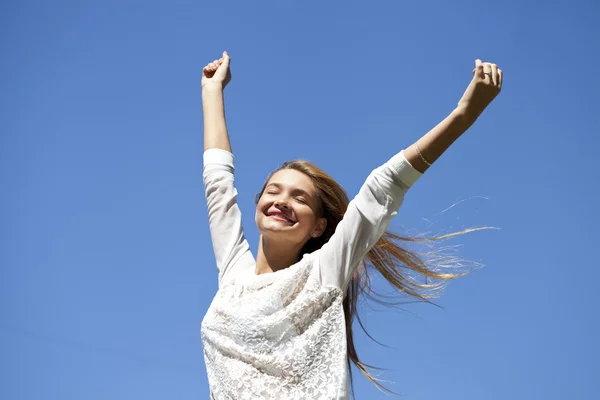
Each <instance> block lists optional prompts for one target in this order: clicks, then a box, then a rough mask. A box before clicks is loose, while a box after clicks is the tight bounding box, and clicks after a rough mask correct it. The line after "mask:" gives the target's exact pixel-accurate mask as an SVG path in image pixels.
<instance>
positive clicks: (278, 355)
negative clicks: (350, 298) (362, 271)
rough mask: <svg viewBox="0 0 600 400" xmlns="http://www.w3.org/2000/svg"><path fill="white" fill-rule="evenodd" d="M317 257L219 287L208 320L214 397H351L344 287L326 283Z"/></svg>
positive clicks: (209, 367) (204, 328)
mask: <svg viewBox="0 0 600 400" xmlns="http://www.w3.org/2000/svg"><path fill="white" fill-rule="evenodd" d="M311 261H312V260H311V259H310V257H305V258H304V259H303V260H302V261H301V262H300V263H298V264H296V265H294V266H293V267H290V268H288V269H286V270H282V271H278V272H276V273H274V275H277V277H276V279H273V280H270V281H269V282H264V283H262V284H261V283H260V282H259V283H258V284H257V285H256V286H254V287H252V286H251V287H247V285H244V284H238V283H233V284H230V285H227V286H225V287H222V288H221V289H220V290H219V291H218V293H217V295H216V297H215V299H214V300H213V303H212V305H211V306H210V308H209V310H208V312H207V314H206V316H205V317H204V320H203V323H202V340H203V345H204V353H205V362H206V368H207V371H208V379H209V382H210V386H211V391H212V395H213V397H214V398H215V399H273V400H275V399H281V400H285V399H345V398H347V378H346V374H347V364H346V332H345V325H344V314H343V309H342V298H343V296H342V292H341V290H340V289H338V288H335V287H322V286H321V283H320V281H319V279H318V277H316V276H315V274H314V271H315V270H316V269H315V268H313V267H314V263H313V262H311ZM257 278H260V277H257ZM245 280H246V282H249V281H250V282H251V283H255V282H252V281H251V280H252V277H251V276H248V277H246V278H245Z"/></svg>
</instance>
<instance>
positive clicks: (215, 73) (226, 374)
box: [202, 52, 502, 400]
mask: <svg viewBox="0 0 600 400" xmlns="http://www.w3.org/2000/svg"><path fill="white" fill-rule="evenodd" d="M229 62H230V58H229V55H228V54H227V53H226V52H225V53H223V57H222V58H221V59H219V60H215V61H214V62H212V63H210V64H208V65H207V66H206V67H205V68H204V70H203V76H202V102H203V110H204V174H203V178H204V185H205V193H206V200H207V204H208V218H209V224H210V232H211V237H212V242H213V247H214V252H215V256H216V263H217V268H218V272H219V290H218V291H217V294H216V295H215V298H214V300H213V302H212V304H211V305H210V308H209V309H208V311H207V313H206V316H205V317H204V320H203V321H202V342H203V347H204V358H205V363H206V369H207V372H208V381H209V385H210V391H211V398H213V399H278V400H287V399H346V398H348V395H349V392H350V391H349V387H350V386H351V385H350V382H351V375H350V364H349V363H350V362H353V363H354V364H355V365H356V366H357V367H358V368H359V369H360V370H361V371H362V372H363V373H365V374H366V375H367V377H368V378H369V379H370V380H371V381H373V382H374V383H375V384H376V385H378V386H380V384H379V383H378V382H377V381H375V380H374V379H373V377H372V376H371V375H370V374H369V373H368V371H367V369H366V368H365V367H366V366H365V364H363V363H362V362H360V360H359V358H358V355H357V352H356V349H355V348H354V343H353V338H352V321H353V319H354V316H355V315H356V305H357V298H358V296H359V295H361V294H362V295H369V294H370V292H369V288H370V287H369V283H368V269H367V265H368V266H369V267H370V268H374V269H376V270H377V271H378V272H379V273H381V274H382V275H383V276H384V277H385V278H386V279H387V280H388V281H389V282H390V283H391V284H392V285H394V286H395V287H396V288H397V289H398V290H399V291H401V292H403V293H405V294H407V295H409V296H414V297H417V298H419V299H424V298H426V296H427V294H428V293H427V291H428V290H430V289H432V288H436V287H437V286H436V285H435V284H434V285H433V286H432V285H431V284H430V285H427V284H421V283H419V281H417V280H415V279H414V278H412V276H414V273H418V274H420V275H422V276H425V277H428V278H433V279H436V280H437V281H438V282H443V281H444V280H447V279H451V278H454V277H456V276H457V275H453V274H445V273H440V272H439V271H438V270H435V269H433V268H431V266H430V265H427V264H426V263H424V262H423V261H422V260H421V259H419V258H418V257H416V255H414V254H413V253H410V252H408V251H406V250H404V249H402V248H401V247H400V246H398V245H397V244H396V243H395V242H397V241H398V240H400V239H402V238H401V237H399V236H396V235H393V234H391V233H389V232H386V229H387V227H388V224H389V222H390V220H391V218H392V217H394V216H395V215H396V214H397V211H398V209H399V208H400V205H401V204H402V201H403V198H404V195H405V194H406V192H407V191H408V189H409V188H410V187H411V186H412V185H413V184H414V183H415V182H416V181H417V179H419V177H420V176H421V175H422V174H423V173H424V172H425V171H426V170H427V168H428V167H429V166H431V164H432V163H433V162H434V161H436V160H437V159H438V157H440V156H441V155H442V153H443V152H444V151H445V150H446V149H448V147H449V146H450V145H451V144H452V143H453V142H454V141H455V140H456V139H458V137H460V135H462V134H463V133H464V132H465V131H466V130H467V129H468V128H469V127H470V126H471V125H472V124H473V123H474V122H475V120H476V119H477V118H478V117H479V115H480V114H481V113H482V112H483V110H484V109H485V108H486V107H487V106H488V105H489V104H490V103H491V101H492V100H493V99H494V98H495V97H496V96H497V95H498V93H500V89H501V87H502V71H501V70H500V69H499V68H498V67H497V66H496V65H495V64H491V63H482V62H481V61H480V60H476V61H475V69H474V70H473V75H474V76H473V79H472V80H471V82H470V84H469V86H468V87H467V89H466V91H465V93H464V94H463V96H462V98H461V99H460V101H459V102H458V105H457V107H456V109H455V110H454V111H452V113H450V115H449V116H448V117H446V118H445V119H444V120H443V121H442V122H440V123H439V124H438V125H437V126H436V127H434V128H433V129H432V130H431V131H429V132H428V133H427V134H426V135H424V136H423V137H422V138H420V139H419V140H418V141H417V142H416V143H414V144H413V145H411V146H409V147H407V148H406V149H404V150H402V151H400V152H399V153H398V154H396V155H395V156H393V157H392V158H391V159H390V160H388V161H387V162H386V163H384V164H383V165H381V166H380V167H378V168H376V169H375V170H373V171H372V173H371V174H370V175H369V177H368V178H367V179H366V181H365V182H364V184H363V186H362V188H361V189H360V191H359V193H358V195H357V196H356V197H355V198H354V199H353V200H352V201H349V199H348V197H347V195H346V194H345V192H344V190H343V189H342V188H341V187H340V185H338V184H337V183H336V182H335V181H334V180H333V179H332V178H331V177H329V176H328V175H327V174H326V173H325V172H323V171H322V170H321V169H319V168H318V167H317V166H315V165H313V164H311V163H309V162H307V161H302V160H299V161H290V162H286V163H285V164H283V166H282V167H281V168H279V169H278V170H276V171H274V172H273V173H272V174H271V175H270V176H269V178H268V179H267V181H266V182H265V184H264V186H263V188H262V190H261V191H260V194H259V195H258V196H257V202H256V216H255V219H256V225H257V227H258V230H259V232H260V239H259V244H258V252H257V254H256V258H255V257H254V256H253V255H252V254H251V252H250V247H249V245H248V242H247V241H246V239H245V237H244V233H243V230H242V225H241V222H242V218H241V214H240V209H239V207H238V205H237V203H236V197H237V191H236V189H235V187H234V166H233V155H232V153H231V146H230V143H229V137H228V133H227V127H226V124H225V113H224V102H223V89H224V88H225V86H226V85H227V84H228V83H229V81H230V80H231V74H230V71H229Z"/></svg>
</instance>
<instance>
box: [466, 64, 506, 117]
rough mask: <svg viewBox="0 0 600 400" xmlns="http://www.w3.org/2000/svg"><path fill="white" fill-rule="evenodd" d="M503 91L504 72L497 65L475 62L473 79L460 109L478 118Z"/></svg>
mask: <svg viewBox="0 0 600 400" xmlns="http://www.w3.org/2000/svg"><path fill="white" fill-rule="evenodd" d="M501 89H502V70H501V69H500V68H498V66H497V65H496V64H492V63H489V62H485V63H482V62H481V60H479V59H477V60H475V69H474V70H473V79H472V80H471V83H470V84H469V86H468V87H467V90H465V93H464V94H463V96H462V98H461V99H460V101H459V102H458V107H459V108H462V109H464V110H465V112H466V113H467V114H468V115H470V116H473V117H475V118H477V117H478V116H479V115H480V114H481V113H482V112H483V110H485V108H486V107H487V106H488V105H489V104H490V103H491V102H492V100H494V99H495V98H496V96H498V94H499V93H500V90H501Z"/></svg>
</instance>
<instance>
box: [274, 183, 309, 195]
mask: <svg viewBox="0 0 600 400" xmlns="http://www.w3.org/2000/svg"><path fill="white" fill-rule="evenodd" d="M269 186H275V187H276V188H277V189H281V188H282V187H283V185H282V184H280V183H277V182H272V183H269V184H268V185H267V186H266V187H265V190H266V189H267V188H268V187H269ZM292 193H300V194H302V195H304V196H306V197H308V198H309V199H312V196H311V195H310V194H309V193H308V192H307V191H306V190H303V189H300V188H294V189H292Z"/></svg>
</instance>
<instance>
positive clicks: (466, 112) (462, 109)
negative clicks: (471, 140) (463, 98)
mask: <svg viewBox="0 0 600 400" xmlns="http://www.w3.org/2000/svg"><path fill="white" fill-rule="evenodd" d="M480 114H481V111H479V110H476V109H475V108H474V107H469V106H468V105H464V104H459V105H458V106H457V107H456V108H455V109H454V111H452V115H454V116H455V118H457V119H460V120H461V121H464V122H465V123H466V124H468V125H471V124H473V123H474V122H475V120H477V118H478V117H479V115H480Z"/></svg>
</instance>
